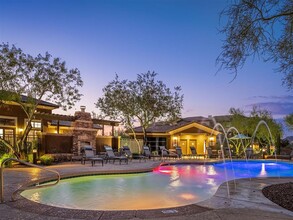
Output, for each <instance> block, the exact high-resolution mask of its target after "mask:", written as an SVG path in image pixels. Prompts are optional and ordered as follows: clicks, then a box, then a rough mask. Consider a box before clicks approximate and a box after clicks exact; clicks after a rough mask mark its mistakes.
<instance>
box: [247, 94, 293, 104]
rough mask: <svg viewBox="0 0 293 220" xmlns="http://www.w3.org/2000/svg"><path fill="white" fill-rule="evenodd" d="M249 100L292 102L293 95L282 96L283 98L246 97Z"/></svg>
mask: <svg viewBox="0 0 293 220" xmlns="http://www.w3.org/2000/svg"><path fill="white" fill-rule="evenodd" d="M248 99H249V100H257V99H270V100H276V101H282V102H293V95H283V96H273V95H272V96H251V97H248Z"/></svg>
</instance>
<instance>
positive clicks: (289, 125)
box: [285, 113, 293, 130]
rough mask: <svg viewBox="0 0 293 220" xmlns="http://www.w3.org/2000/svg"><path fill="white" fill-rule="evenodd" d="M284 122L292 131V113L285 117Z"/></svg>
mask: <svg viewBox="0 0 293 220" xmlns="http://www.w3.org/2000/svg"><path fill="white" fill-rule="evenodd" d="M285 122H286V125H287V127H288V128H289V129H290V130H293V113H292V114H289V115H287V116H286V117H285Z"/></svg>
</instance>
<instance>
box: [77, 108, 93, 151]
mask: <svg viewBox="0 0 293 220" xmlns="http://www.w3.org/2000/svg"><path fill="white" fill-rule="evenodd" d="M74 115H75V117H76V118H77V119H76V120H75V121H74V122H73V123H72V127H73V131H72V135H73V154H74V155H80V149H81V147H83V146H85V145H90V146H92V147H93V149H94V151H95V150H96V135H97V130H96V129H94V128H93V121H92V118H91V114H90V113H89V112H85V106H81V107H80V111H77V112H75V114H74Z"/></svg>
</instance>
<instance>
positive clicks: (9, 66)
mask: <svg viewBox="0 0 293 220" xmlns="http://www.w3.org/2000/svg"><path fill="white" fill-rule="evenodd" d="M82 84H83V82H82V80H81V77H80V71H79V70H78V69H76V68H75V69H68V68H67V67H66V64H65V62H64V61H61V59H60V58H52V56H51V55H50V54H49V53H48V52H47V53H46V54H45V55H44V56H43V55H41V54H39V55H37V56H36V57H33V56H31V55H29V54H25V53H24V52H23V51H22V50H21V49H20V48H16V47H15V46H14V45H12V46H11V47H10V46H9V44H4V43H3V44H1V45H0V99H1V101H2V102H6V101H13V102H16V103H18V104H19V105H20V106H21V108H22V109H23V111H24V112H25V114H26V117H27V124H26V125H25V127H24V131H23V133H22V135H21V137H20V138H19V140H18V142H17V146H16V149H15V148H13V146H10V148H13V149H14V152H15V153H16V154H19V153H21V152H22V153H23V154H24V155H25V154H26V152H25V151H26V149H25V148H26V140H27V136H28V134H29V132H30V130H31V128H32V125H31V122H32V120H33V118H34V115H35V113H36V110H37V107H38V105H39V104H40V102H41V100H42V99H46V100H47V101H52V102H54V103H56V104H57V105H59V106H60V107H62V108H63V109H64V110H66V109H67V108H72V107H73V105H74V103H75V102H76V101H78V100H80V97H81V94H80V92H79V87H81V86H82ZM22 95H25V96H26V97H27V98H26V100H25V101H24V100H23V96H22ZM2 142H4V143H5V141H4V140H2ZM5 145H7V146H8V145H9V143H5Z"/></svg>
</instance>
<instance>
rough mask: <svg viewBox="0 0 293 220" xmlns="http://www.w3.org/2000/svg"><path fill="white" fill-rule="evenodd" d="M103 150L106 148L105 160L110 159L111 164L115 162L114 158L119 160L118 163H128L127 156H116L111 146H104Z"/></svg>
mask: <svg viewBox="0 0 293 220" xmlns="http://www.w3.org/2000/svg"><path fill="white" fill-rule="evenodd" d="M104 148H105V150H106V158H105V159H106V162H108V161H109V162H110V161H111V160H113V164H114V163H115V160H119V163H120V165H121V162H122V161H124V162H125V163H126V164H128V158H127V157H125V156H116V155H115V154H114V152H113V149H112V147H110V146H104Z"/></svg>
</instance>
